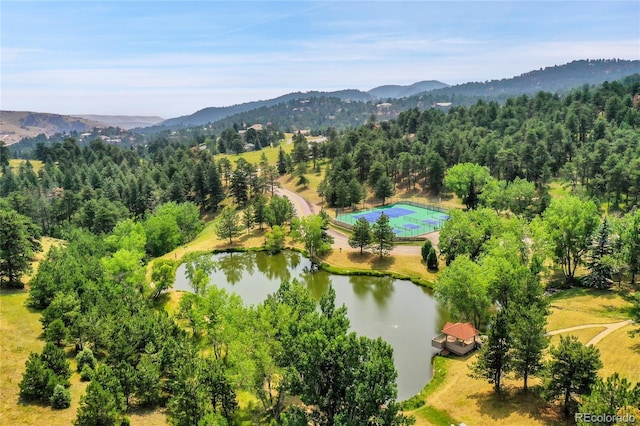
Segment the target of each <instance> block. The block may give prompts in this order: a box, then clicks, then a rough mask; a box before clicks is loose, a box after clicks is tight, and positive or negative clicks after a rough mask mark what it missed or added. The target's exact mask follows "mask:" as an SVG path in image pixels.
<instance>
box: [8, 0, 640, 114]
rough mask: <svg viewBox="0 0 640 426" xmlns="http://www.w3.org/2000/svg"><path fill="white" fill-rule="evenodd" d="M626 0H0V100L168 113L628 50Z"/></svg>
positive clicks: (67, 110) (23, 105)
mask: <svg viewBox="0 0 640 426" xmlns="http://www.w3.org/2000/svg"><path fill="white" fill-rule="evenodd" d="M639 22H640V2H639V1H637V0H633V1H615V0H614V1H575V0H574V1H551V0H548V1H492V2H489V1H457V0H453V1H446V2H445V1H426V0H425V1H409V2H407V1H395V0H384V1H356V0H351V1H348V0H341V1H329V2H318V1H295V2H286V1H234V2H225V1H214V0H210V1H206V0H200V1H191V2H189V1H126V0H120V1H108V2H98V1H91V0H89V1H67V2H62V1H40V2H36V1H17V0H2V1H1V2H0V55H1V56H0V65H1V67H0V72H1V73H0V108H1V109H3V110H17V111H37V112H51V113H58V114H110V115H153V116H160V117H163V118H171V117H176V116H180V115H188V114H191V113H193V112H196V111H197V110H200V109H202V108H206V107H211V106H228V105H234V104H239V103H243V102H249V101H255V100H261V99H270V98H274V97H277V96H280V95H283V94H286V93H290V92H295V91H309V90H324V91H330V90H340V89H360V90H369V89H372V88H374V87H377V86H380V85H385V84H402V85H405V84H411V83H414V82H417V81H422V80H439V81H442V82H444V83H447V84H459V83H465V82H469V81H485V80H492V79H502V78H510V77H513V76H516V75H520V74H522V73H525V72H528V71H531V70H535V69H540V68H543V67H547V66H553V65H561V64H564V63H567V62H571V61H573V60H578V59H612V58H619V59H640V25H639Z"/></svg>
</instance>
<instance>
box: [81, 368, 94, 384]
mask: <svg viewBox="0 0 640 426" xmlns="http://www.w3.org/2000/svg"><path fill="white" fill-rule="evenodd" d="M91 379H93V368H91V367H90V366H89V364H85V365H84V367H82V371H81V372H80V380H82V381H83V382H88V381H90V380H91Z"/></svg>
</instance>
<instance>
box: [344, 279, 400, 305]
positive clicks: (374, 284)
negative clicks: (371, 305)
mask: <svg viewBox="0 0 640 426" xmlns="http://www.w3.org/2000/svg"><path fill="white" fill-rule="evenodd" d="M394 281H395V279H394V278H391V277H365V276H350V277H349V282H350V283H351V285H352V286H353V293H354V294H355V295H356V296H357V297H358V298H359V299H364V298H365V297H367V295H368V294H371V296H373V300H374V301H375V302H376V305H378V306H381V307H384V306H385V305H386V303H387V301H388V300H389V297H391V294H392V293H393V290H394V288H393V283H394Z"/></svg>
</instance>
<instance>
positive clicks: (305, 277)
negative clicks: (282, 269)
mask: <svg viewBox="0 0 640 426" xmlns="http://www.w3.org/2000/svg"><path fill="white" fill-rule="evenodd" d="M298 280H299V281H300V282H301V283H303V284H304V285H305V286H306V287H307V290H309V294H310V295H311V297H313V298H314V299H316V300H319V299H320V298H321V297H322V296H324V295H325V294H326V293H327V291H329V286H331V275H329V274H328V273H326V272H324V271H321V270H318V268H316V267H309V266H307V267H305V268H304V270H303V271H302V272H301V273H300V275H299V278H298Z"/></svg>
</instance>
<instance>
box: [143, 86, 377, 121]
mask: <svg viewBox="0 0 640 426" xmlns="http://www.w3.org/2000/svg"><path fill="white" fill-rule="evenodd" d="M327 96H329V97H334V98H337V99H340V100H341V101H348V102H350V101H364V102H366V101H371V100H373V99H374V97H373V96H371V95H370V94H368V93H366V92H362V91H360V90H340V91H335V92H317V91H311V92H304V93H303V92H295V93H289V94H286V95H283V96H279V97H277V98H274V99H268V100H261V101H254V102H247V103H243V104H238V105H232V106H227V107H210V108H204V109H201V110H200V111H197V112H195V113H193V114H191V115H185V116H182V117H176V118H170V119H168V120H165V121H164V122H162V123H161V124H160V126H155V127H152V129H155V128H159V127H165V128H167V127H168V128H171V127H189V126H200V125H203V124H207V123H215V122H217V121H219V120H221V119H223V118H226V117H229V116H232V115H236V114H241V113H244V112H247V111H252V110H256V109H259V108H263V107H268V106H272V105H277V104H282V103H287V102H290V101H294V100H298V99H308V98H319V97H327Z"/></svg>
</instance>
